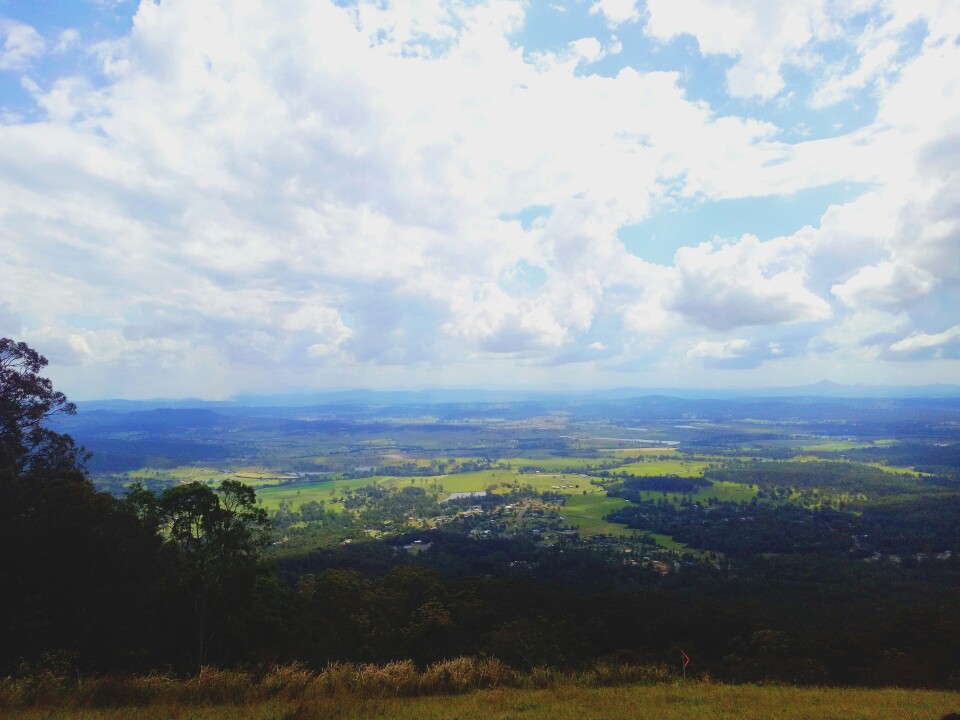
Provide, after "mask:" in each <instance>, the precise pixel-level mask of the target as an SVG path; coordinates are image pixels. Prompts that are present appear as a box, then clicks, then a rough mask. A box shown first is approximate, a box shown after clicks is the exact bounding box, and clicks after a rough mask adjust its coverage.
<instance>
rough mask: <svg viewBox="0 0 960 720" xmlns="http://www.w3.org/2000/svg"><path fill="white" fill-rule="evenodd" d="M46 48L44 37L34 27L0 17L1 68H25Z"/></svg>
mask: <svg viewBox="0 0 960 720" xmlns="http://www.w3.org/2000/svg"><path fill="white" fill-rule="evenodd" d="M45 49H46V43H45V42H44V40H43V37H42V36H41V35H40V33H38V32H37V31H36V30H34V29H33V28H32V27H30V26H29V25H24V24H23V23H19V22H17V21H16V20H9V19H7V18H2V17H0V70H24V69H26V68H27V67H29V65H30V63H31V62H32V61H33V60H35V59H36V58H38V57H40V56H41V55H43V53H44V50H45Z"/></svg>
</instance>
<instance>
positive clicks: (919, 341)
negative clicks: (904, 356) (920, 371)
mask: <svg viewBox="0 0 960 720" xmlns="http://www.w3.org/2000/svg"><path fill="white" fill-rule="evenodd" d="M947 349H952V350H954V351H958V350H960V325H954V326H953V327H951V328H948V329H947V330H944V331H943V332H939V333H925V332H915V333H911V334H910V335H908V336H907V337H905V338H904V339H903V340H899V341H898V342H895V343H893V345H891V346H890V350H892V351H893V352H894V353H916V352H922V351H925V350H933V351H936V352H943V351H944V350H947Z"/></svg>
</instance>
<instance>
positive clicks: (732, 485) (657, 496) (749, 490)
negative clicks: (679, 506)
mask: <svg viewBox="0 0 960 720" xmlns="http://www.w3.org/2000/svg"><path fill="white" fill-rule="evenodd" d="M711 482H712V483H713V485H712V486H711V487H702V488H698V489H697V491H696V492H693V493H676V492H668V493H664V492H661V491H659V490H641V491H640V492H639V493H638V495H639V496H640V498H641V499H642V500H669V501H670V502H672V503H678V502H680V501H681V500H683V499H684V498H685V497H689V498H692V499H693V500H699V501H700V502H705V501H707V500H709V499H710V498H714V499H715V500H719V501H721V502H750V501H751V500H753V498H754V497H756V494H757V490H756V488H754V487H751V486H749V485H744V484H742V483H737V482H731V481H728V480H711Z"/></svg>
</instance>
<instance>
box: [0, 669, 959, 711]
mask: <svg viewBox="0 0 960 720" xmlns="http://www.w3.org/2000/svg"><path fill="white" fill-rule="evenodd" d="M951 712H960V694H958V693H956V692H950V691H935V690H904V689H897V688H886V689H863V688H816V687H792V686H777V685H761V686H758V685H724V684H719V683H714V682H709V681H703V680H690V681H684V680H680V679H678V678H676V676H671V674H670V673H669V672H668V671H666V670H665V669H663V668H640V667H631V666H613V667H610V666H606V667H599V666H598V667H597V668H595V669H594V670H590V671H586V672H582V673H577V674H567V673H558V672H557V671H553V670H549V669H535V670H534V671H532V672H531V673H529V674H527V673H523V674H521V673H516V672H514V671H512V670H510V669H509V668H506V666H504V665H502V664H501V663H499V662H498V661H496V660H483V659H475V658H457V659H454V660H450V661H445V662H442V663H437V664H436V665H432V666H430V667H429V668H426V669H425V670H417V669H416V668H415V667H414V666H413V664H412V663H410V662H402V663H401V662H398V663H389V664H387V665H380V666H376V665H352V664H335V665H331V666H328V667H327V668H326V669H325V670H323V671H320V672H319V673H315V672H312V671H310V670H307V669H305V668H303V667H301V666H297V665H294V666H286V667H278V668H274V669H273V670H272V671H270V672H269V673H267V674H266V675H264V676H260V677H259V678H255V677H254V676H253V675H249V674H246V673H239V672H231V671H219V670H212V669H205V670H204V671H203V672H202V673H201V674H200V675H199V676H197V677H195V678H190V679H175V678H171V677H167V676H146V677H106V678H100V679H93V680H87V681H80V682H79V683H76V682H74V681H67V680H66V679H65V678H57V679H54V678H52V677H50V676H46V677H39V678H33V679H31V680H25V681H24V680H10V679H8V680H6V681H2V682H0V718H18V720H19V719H22V720H68V719H69V720H168V719H170V720H328V719H332V718H337V719H340V720H352V719H354V718H356V719H358V720H359V719H360V718H384V719H385V720H392V719H396V720H432V719H434V718H436V719H438V720H439V719H440V718H470V719H471V720H520V719H523V720H568V719H569V720H621V719H622V720H627V719H629V720H694V719H696V720H726V719H728V718H729V719H730V720H770V719H772V718H776V719H779V720H808V719H812V718H816V719H818V720H834V719H835V720H868V719H869V720H877V719H880V720H884V719H889V720H939V719H940V718H942V717H943V716H944V715H947V714H948V713H951Z"/></svg>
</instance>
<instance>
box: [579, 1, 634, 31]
mask: <svg viewBox="0 0 960 720" xmlns="http://www.w3.org/2000/svg"><path fill="white" fill-rule="evenodd" d="M590 14H591V15H602V16H603V17H604V19H605V20H606V22H607V25H609V26H610V27H612V28H617V27H620V26H621V25H623V24H625V23H629V22H635V21H637V20H639V19H640V12H639V11H638V10H637V0H597V2H595V3H593V5H591V6H590Z"/></svg>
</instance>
